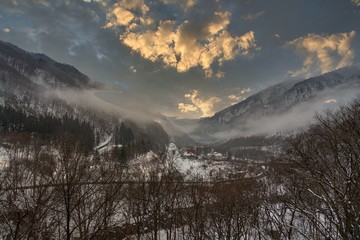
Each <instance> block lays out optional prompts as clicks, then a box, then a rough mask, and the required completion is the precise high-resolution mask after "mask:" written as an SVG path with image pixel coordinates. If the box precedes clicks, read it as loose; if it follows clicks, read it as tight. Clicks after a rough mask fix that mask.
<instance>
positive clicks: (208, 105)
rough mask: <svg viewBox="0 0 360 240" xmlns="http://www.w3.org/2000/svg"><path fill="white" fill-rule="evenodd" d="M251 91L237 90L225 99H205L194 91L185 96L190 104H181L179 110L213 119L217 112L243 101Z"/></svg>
mask: <svg viewBox="0 0 360 240" xmlns="http://www.w3.org/2000/svg"><path fill="white" fill-rule="evenodd" d="M251 91H252V89H251V88H243V89H236V91H234V93H233V94H231V95H229V96H227V97H224V98H219V97H210V98H205V97H201V96H200V92H199V91H198V90H195V89H194V90H191V91H190V92H189V93H187V94H185V95H184V97H185V99H186V101H187V102H188V103H184V102H180V103H179V104H178V109H179V110H180V111H181V112H183V113H201V114H202V115H201V117H211V116H213V115H214V113H215V112H217V111H219V110H221V109H224V108H226V107H229V106H232V105H234V104H236V103H239V102H240V101H243V100H244V99H246V95H247V94H248V93H249V92H251Z"/></svg>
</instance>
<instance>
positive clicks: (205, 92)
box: [0, 0, 360, 118]
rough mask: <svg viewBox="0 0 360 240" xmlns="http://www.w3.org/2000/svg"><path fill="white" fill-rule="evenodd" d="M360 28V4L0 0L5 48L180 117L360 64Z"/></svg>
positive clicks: (346, 0)
mask: <svg viewBox="0 0 360 240" xmlns="http://www.w3.org/2000/svg"><path fill="white" fill-rule="evenodd" d="M359 23H360V0H304V1H295V0H271V1H268V0H116V1H114V0H1V1H0V40H2V41H7V42H10V43H13V44H15V45H18V46H19V47H21V48H23V49H25V50H27V51H30V52H40V53H44V54H46V55H48V56H50V57H51V58H53V59H55V60H57V61H59V62H62V63H67V64H70V65H73V66H75V67H77V68H78V69H79V70H80V71H81V72H83V73H85V74H86V75H88V76H89V77H90V78H91V79H93V80H96V81H99V82H103V83H106V84H109V85H112V86H114V87H116V88H117V89H120V92H119V94H115V95H114V94H112V95H111V96H110V95H109V96H110V97H109V98H111V101H112V102H113V103H116V104H119V105H126V106H129V107H137V106H138V107H139V106H141V107H142V108H148V109H150V110H151V111H153V112H159V113H161V114H164V115H166V116H174V117H178V118H200V117H209V116H211V115H213V114H214V113H215V112H216V111H219V110H221V109H224V108H226V107H228V106H231V105H232V104H235V103H237V102H239V101H241V100H243V99H245V98H246V97H248V96H250V95H251V94H254V93H256V92H258V91H260V90H262V89H264V88H266V87H268V86H271V85H274V84H276V83H280V82H282V81H285V80H296V79H303V78H308V77H311V76H316V75H320V74H322V73H326V72H329V71H332V70H334V69H337V68H340V67H344V66H348V65H351V64H353V63H358V62H360V54H359V49H360V24H359Z"/></svg>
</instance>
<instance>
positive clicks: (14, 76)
mask: <svg viewBox="0 0 360 240" xmlns="http://www.w3.org/2000/svg"><path fill="white" fill-rule="evenodd" d="M102 87H103V85H102V84H100V83H97V82H94V81H91V80H90V78H89V77H88V76H86V75H85V74H83V73H81V72H80V71H78V70H77V69H76V68H75V67H73V66H70V65H67V64H62V63H58V62H56V61H55V60H53V59H51V58H49V57H48V56H46V55H44V54H38V53H29V52H26V51H24V50H22V49H20V48H18V47H16V46H14V45H12V44H10V43H5V42H2V41H0V107H2V108H4V109H5V110H6V109H11V111H13V112H15V113H14V114H15V115H19V116H20V115H21V116H25V117H26V118H28V117H31V118H29V119H41V118H43V117H45V118H49V119H51V118H55V119H67V118H71V119H76V120H77V121H78V122H80V123H81V122H84V123H86V124H90V125H91V126H92V128H93V131H94V134H95V135H96V136H97V137H96V138H97V142H101V141H103V140H104V139H105V138H109V136H113V141H115V139H122V138H123V137H121V136H120V137H119V136H116V135H117V134H122V133H120V132H117V131H116V129H117V128H118V127H119V126H120V125H122V124H125V125H126V126H125V128H126V129H130V130H128V132H129V131H131V134H130V135H131V136H132V138H131V141H128V142H127V143H129V144H130V143H131V144H135V143H139V144H140V143H142V145H144V146H141V149H143V150H144V151H145V150H150V149H152V150H154V151H163V150H165V145H166V144H167V143H168V142H169V137H168V135H167V133H166V132H165V131H164V129H163V128H162V127H161V126H160V125H159V124H158V123H156V122H154V121H151V119H148V120H143V121H136V122H135V121H134V119H127V118H126V117H124V116H122V115H121V111H119V110H118V109H116V108H111V107H109V105H110V104H107V103H104V102H103V101H102V100H100V99H98V98H97V97H96V96H95V95H94V94H93V92H95V91H98V90H100V88H102ZM2 120H4V119H0V123H2V122H1V121H2ZM135 120H136V119H135ZM128 132H127V133H128ZM121 143H122V142H121ZM127 143H126V144H127Z"/></svg>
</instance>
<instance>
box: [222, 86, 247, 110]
mask: <svg viewBox="0 0 360 240" xmlns="http://www.w3.org/2000/svg"><path fill="white" fill-rule="evenodd" d="M251 91H252V89H251V88H244V89H241V90H240V91H239V93H237V94H231V95H229V96H228V97H227V99H228V100H229V101H230V102H229V103H228V104H227V105H228V106H231V105H234V104H237V103H239V102H240V101H242V100H244V99H245V98H246V94H247V93H249V92H251ZM226 107H227V106H226Z"/></svg>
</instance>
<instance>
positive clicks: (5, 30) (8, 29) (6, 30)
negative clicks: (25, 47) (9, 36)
mask: <svg viewBox="0 0 360 240" xmlns="http://www.w3.org/2000/svg"><path fill="white" fill-rule="evenodd" d="M2 31H3V32H4V33H9V32H10V31H11V30H10V28H3V30H2Z"/></svg>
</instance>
